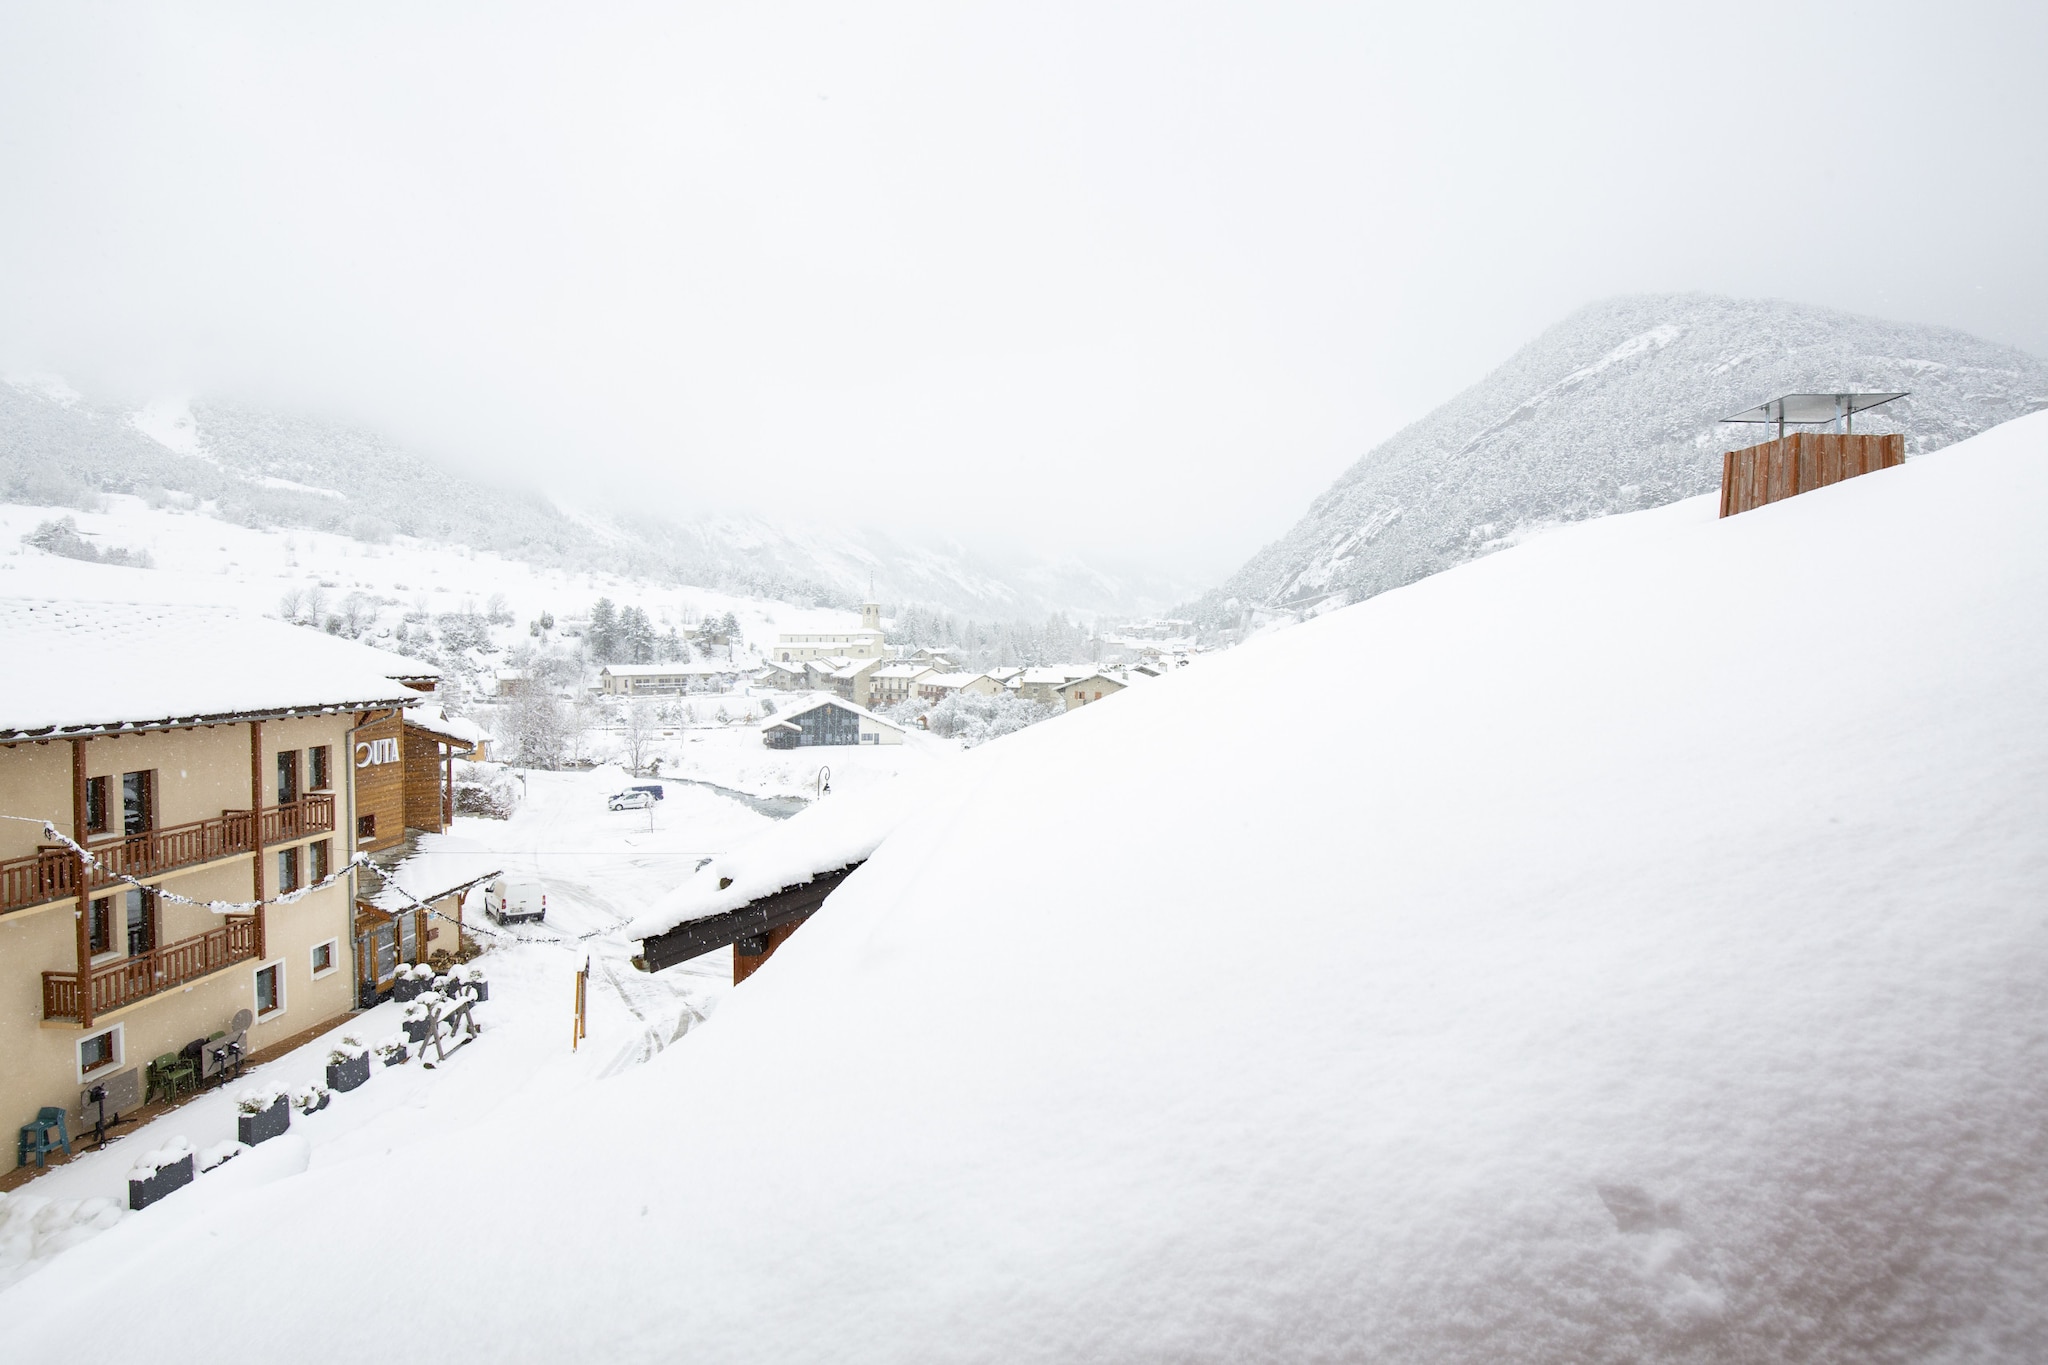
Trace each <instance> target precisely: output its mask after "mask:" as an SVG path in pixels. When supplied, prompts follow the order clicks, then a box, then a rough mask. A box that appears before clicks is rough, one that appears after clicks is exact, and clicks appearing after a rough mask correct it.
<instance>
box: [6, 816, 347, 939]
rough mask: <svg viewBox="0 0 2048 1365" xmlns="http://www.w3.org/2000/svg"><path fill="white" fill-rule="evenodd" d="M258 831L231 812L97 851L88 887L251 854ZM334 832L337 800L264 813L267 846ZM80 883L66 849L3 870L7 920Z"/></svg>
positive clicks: (60, 896) (10, 864)
mask: <svg viewBox="0 0 2048 1365" xmlns="http://www.w3.org/2000/svg"><path fill="white" fill-rule="evenodd" d="M253 825H254V822H253V821H252V820H251V819H250V817H249V812H248V811H245V810H229V811H222V812H221V813H220V814H219V815H218V816H216V817H214V818H213V819H211V820H194V821H193V822H192V823H191V824H189V825H172V826H170V827H169V828H167V829H153V830H150V831H148V832H146V833H143V834H131V835H129V836H127V837H126V838H122V839H114V840H110V841H108V842H106V843H103V844H93V845H91V851H92V856H93V858H94V860H95V861H97V862H98V863H99V866H98V867H96V868H88V869H87V871H86V876H87V885H88V887H89V889H90V890H93V891H97V890H100V889H101V888H102V887H106V886H111V885H113V884H114V883H115V882H116V881H117V880H118V879H119V878H120V877H122V876H128V877H138V878H146V877H155V876H160V875H162V874H163V873H166V872H176V871H178V870H180V869H181V868H187V867H197V866H199V865H200V864H201V863H210V862H212V861H214V860H215V859H217V858H232V857H234V856H235V855H237V854H241V853H248V852H251V851H252V850H253V849H254V847H255V844H254V843H253V842H252V840H251V838H250V831H251V829H252V828H253ZM333 828H334V796H333V794H332V793H331V792H330V793H315V794H313V795H310V796H305V797H302V798H300V799H299V800H297V801H294V802H292V803H291V804H290V805H287V806H268V807H265V808H264V811H263V842H264V843H265V844H266V845H269V844H283V843H290V842H291V841H292V840H293V839H299V838H303V837H305V836H306V835H309V834H325V833H327V832H329V831H330V830H332V829H333ZM74 875H75V874H74V864H73V862H72V859H71V850H70V849H67V848H62V847H58V848H45V849H42V850H40V851H39V852H36V853H32V854H30V855H29V856H27V857H25V858H14V859H11V860H9V861H7V862H4V863H0V913H4V912H5V911H8V910H19V909H21V908H23V907H24V906H29V905H41V904H43V903H44V902H45V901H54V900H63V899H65V898H66V897H69V896H75V895H77V894H78V887H77V886H76V884H75V882H74Z"/></svg>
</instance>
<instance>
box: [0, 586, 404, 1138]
mask: <svg viewBox="0 0 2048 1365" xmlns="http://www.w3.org/2000/svg"><path fill="white" fill-rule="evenodd" d="M0 631H4V632H5V635H6V638H7V640H8V642H9V646H10V647H9V649H8V650H6V651H4V652H0V813H4V814H6V815H9V816H14V817H26V818H25V819H23V818H16V819H10V820H4V821H0V1055H4V1056H5V1057H6V1058H7V1064H6V1065H5V1066H0V1115H6V1114H14V1115H17V1116H18V1117H17V1118H16V1119H14V1120H11V1121H13V1122H19V1121H20V1120H21V1119H24V1118H27V1117H30V1116H32V1115H33V1114H34V1113H35V1112H36V1110H37V1109H39V1108H41V1107H43V1106H46V1105H49V1106H59V1107H62V1108H64V1109H66V1110H68V1111H70V1112H71V1113H72V1114H74V1115H77V1116H79V1118H80V1119H82V1118H83V1115H84V1109H85V1106H84V1105H83V1103H82V1098H83V1095H84V1094H85V1092H86V1091H87V1090H89V1089H91V1088H94V1087H105V1088H106V1090H107V1091H108V1093H109V1095H110V1097H111V1104H112V1107H113V1108H114V1109H116V1110H118V1109H121V1108H133V1107H135V1106H136V1105H137V1104H139V1103H140V1102H141V1100H142V1098H143V1095H144V1093H145V1090H146V1088H147V1080H148V1075H149V1072H150V1066H151V1063H152V1062H153V1061H154V1060H155V1059H156V1058H158V1057H160V1056H162V1055H164V1054H167V1053H176V1052H178V1051H180V1049H182V1048H184V1047H185V1046H186V1045H187V1044H188V1043H191V1042H193V1041H194V1040H199V1039H205V1038H206V1037H208V1036H209V1035H210V1034H212V1033H214V1032H215V1031H216V1030H221V1029H225V1028H228V1027H229V1024H230V1021H231V1020H233V1019H234V1018H236V1016H238V1015H239V1014H240V1013H241V1012H243V1011H245V1010H246V1011H247V1012H248V1013H249V1014H250V1016H251V1017H252V1020H253V1022H252V1023H251V1024H250V1026H249V1028H248V1033H247V1038H246V1044H247V1046H248V1047H249V1048H250V1049H251V1050H255V1049H258V1048H261V1047H264V1046H266V1045H268V1044H269V1043H272V1042H276V1041H279V1040H281V1039H283V1038H285V1037H289V1036H290V1035H292V1034H294V1033H297V1032H299V1031H301V1030H303V1029H306V1028H309V1027H312V1026H315V1025H317V1024H320V1023H322V1022H324V1021H326V1020H328V1019H331V1018H335V1017H338V1016H339V1015H341V1014H343V1013H345V1012H346V1011H347V1010H348V1009H349V1008H350V1007H351V1005H352V1004H353V1002H354V991H353V990H352V972H351V971H350V963H349V952H348V945H349V939H350V929H351V904H352V899H353V898H352V891H351V882H352V880H353V872H352V869H351V865H350V859H349V854H350V851H351V850H350V845H349V842H348V831H349V830H350V829H351V828H352V827H353V820H354V816H355V799H354V797H355V793H354V787H353V783H352V781H351V779H352V777H353V775H354V772H355V769H354V768H353V767H352V766H351V765H350V764H349V762H348V760H347V756H348V755H349V754H350V752H351V748H352V745H353V743H354V741H355V737H356V734H357V733H358V731H359V729H360V727H361V725H362V723H363V722H364V720H365V719H366V718H368V717H371V716H374V715H376V714H378V713H379V712H383V711H388V710H390V709H392V708H399V707H403V706H404V705H405V704H406V703H407V702H408V701H409V700H411V699H412V698H414V697H416V696H417V693H416V692H414V691H413V690H412V689H411V688H409V687H408V686H406V685H405V684H404V683H402V682H398V681H394V678H393V674H394V672H395V671H396V669H397V666H398V665H400V664H403V663H404V661H397V664H394V657H395V656H391V655H386V654H383V653H382V652H381V651H377V650H372V649H369V648H367V647H364V646H361V645H357V644H353V643H351V642H348V641H343V640H337V639H335V638H333V637H331V636H326V635H321V634H317V633H315V632H312V631H307V630H302V629H299V628H296V627H292V626H286V625H281V624H278V623H276V622H268V621H260V620H255V619H252V618H247V617H242V616H239V615H238V614H236V613H232V612H227V611H222V610H217V609H209V608H196V607H177V606H162V605H147V604H133V603H89V602H50V601H28V600H21V599H9V600H0ZM38 822H47V825H45V824H42V823H38ZM292 892H298V893H299V894H298V895H297V896H296V897H294V899H292V900H290V901H286V902H280V901H278V900H277V898H278V897H279V896H281V895H285V894H288V893H292ZM73 1131H74V1132H75V1131H77V1128H76V1127H74V1128H73Z"/></svg>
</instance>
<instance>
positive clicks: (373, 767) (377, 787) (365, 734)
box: [349, 710, 406, 853]
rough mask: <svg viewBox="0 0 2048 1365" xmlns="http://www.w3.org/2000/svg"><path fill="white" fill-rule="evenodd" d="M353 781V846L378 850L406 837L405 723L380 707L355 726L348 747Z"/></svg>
mask: <svg viewBox="0 0 2048 1365" xmlns="http://www.w3.org/2000/svg"><path fill="white" fill-rule="evenodd" d="M349 766H350V767H351V768H352V769H353V770H354V776H355V784H356V828H355V832H354V837H355V850H356V852H358V853H380V852H382V851H383V850H385V849H387V848H396V847H398V845H399V844H401V843H403V842H404V841H405V816H406V804H405V786H406V784H405V768H406V764H405V723H404V722H403V721H402V720H401V719H400V718H399V713H398V712H397V711H396V710H392V711H379V712H377V713H375V715H373V716H372V717H371V719H370V720H369V721H368V722H366V723H365V724H363V725H359V726H357V727H356V730H355V734H354V736H353V737H352V743H351V745H350V751H349Z"/></svg>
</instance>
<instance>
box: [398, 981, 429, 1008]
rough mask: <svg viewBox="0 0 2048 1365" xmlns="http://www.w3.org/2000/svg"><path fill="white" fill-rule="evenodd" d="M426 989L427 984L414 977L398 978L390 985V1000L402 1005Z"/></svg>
mask: <svg viewBox="0 0 2048 1365" xmlns="http://www.w3.org/2000/svg"><path fill="white" fill-rule="evenodd" d="M426 988H427V983H426V982H424V981H422V980H420V979H419V978H418V977H416V976H400V977H399V978H398V979H396V980H395V981H393V982H392V983H391V998H392V999H393V1000H396V1001H398V1002H399V1003H400V1004H403V1003H405V1002H406V1001H408V1000H410V999H412V998H413V997H414V996H417V995H418V994H419V993H420V992H421V991H423V990H425V989H426Z"/></svg>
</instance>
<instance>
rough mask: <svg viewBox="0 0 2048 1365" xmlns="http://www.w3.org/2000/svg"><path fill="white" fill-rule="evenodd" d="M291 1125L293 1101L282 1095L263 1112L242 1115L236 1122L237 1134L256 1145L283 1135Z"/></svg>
mask: <svg viewBox="0 0 2048 1365" xmlns="http://www.w3.org/2000/svg"><path fill="white" fill-rule="evenodd" d="M291 1126H292V1102H291V1100H290V1099H289V1098H288V1097H286V1096H282V1095H281V1096H279V1097H278V1098H277V1099H276V1100H274V1101H272V1103H271V1106H270V1107H269V1108H268V1109H265V1110H264V1111H262V1112H261V1113H258V1114H243V1115H241V1116H240V1117H239V1118H238V1119H237V1120H236V1123H235V1129H236V1132H235V1136H236V1137H238V1138H240V1139H241V1140H242V1141H243V1142H246V1143H247V1144H249V1145H250V1146H251V1147H254V1146H255V1145H256V1144H257V1143H259V1142H268V1141H270V1140H271V1139H272V1138H274V1137H281V1136H283V1134H284V1131H285V1129H287V1128H289V1127H291Z"/></svg>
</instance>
